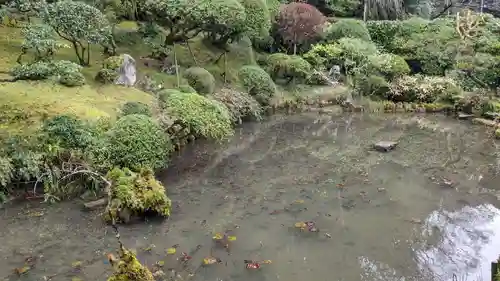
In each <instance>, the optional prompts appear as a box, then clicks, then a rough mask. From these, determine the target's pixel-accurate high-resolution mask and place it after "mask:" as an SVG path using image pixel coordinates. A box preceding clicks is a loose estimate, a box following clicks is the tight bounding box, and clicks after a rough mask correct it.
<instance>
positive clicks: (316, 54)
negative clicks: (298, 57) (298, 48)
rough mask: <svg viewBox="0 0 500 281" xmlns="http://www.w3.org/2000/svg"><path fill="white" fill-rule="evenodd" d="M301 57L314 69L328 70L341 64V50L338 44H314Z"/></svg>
mask: <svg viewBox="0 0 500 281" xmlns="http://www.w3.org/2000/svg"><path fill="white" fill-rule="evenodd" d="M303 57H304V59H305V60H306V61H308V62H309V63H310V64H311V66H313V67H314V68H316V69H318V70H328V69H330V68H331V67H332V66H333V65H341V64H342V49H341V48H340V46H339V45H338V44H316V45H314V46H312V48H311V50H309V51H308V52H307V53H305V54H304V55H303Z"/></svg>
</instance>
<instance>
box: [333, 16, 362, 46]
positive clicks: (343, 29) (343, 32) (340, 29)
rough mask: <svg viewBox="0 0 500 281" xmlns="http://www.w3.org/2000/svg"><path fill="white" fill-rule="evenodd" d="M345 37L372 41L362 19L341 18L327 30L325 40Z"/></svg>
mask: <svg viewBox="0 0 500 281" xmlns="http://www.w3.org/2000/svg"><path fill="white" fill-rule="evenodd" d="M344 37H349V38H357V39H361V40H365V41H371V38H370V33H369V32H368V29H367V28H366V25H365V23H364V22H363V21H362V20H356V19H339V20H338V21H337V22H335V23H333V24H331V25H330V26H329V27H328V29H327V30H326V32H325V40H326V41H327V42H329V43H333V42H335V41H337V40H339V39H341V38H344Z"/></svg>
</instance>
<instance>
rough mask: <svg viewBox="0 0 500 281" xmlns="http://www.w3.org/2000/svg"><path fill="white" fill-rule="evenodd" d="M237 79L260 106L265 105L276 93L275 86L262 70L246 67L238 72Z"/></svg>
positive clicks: (256, 67) (252, 66) (254, 66)
mask: <svg viewBox="0 0 500 281" xmlns="http://www.w3.org/2000/svg"><path fill="white" fill-rule="evenodd" d="M238 77H239V79H240V81H241V83H242V84H243V86H244V87H245V89H246V90H247V91H248V93H249V94H250V95H252V96H253V97H254V98H255V99H256V100H257V101H258V102H259V103H260V104H264V105H267V104H269V101H270V100H271V99H272V98H273V96H274V94H275V93H276V85H274V82H273V80H272V79H271V77H270V76H269V74H267V72H265V71H264V70H263V69H262V68H260V67H258V66H256V65H246V66H243V67H242V68H240V70H239V71H238Z"/></svg>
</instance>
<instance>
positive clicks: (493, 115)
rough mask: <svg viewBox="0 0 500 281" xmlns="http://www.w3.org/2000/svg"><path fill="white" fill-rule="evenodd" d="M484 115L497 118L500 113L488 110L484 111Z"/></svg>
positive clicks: (499, 116)
mask: <svg viewBox="0 0 500 281" xmlns="http://www.w3.org/2000/svg"><path fill="white" fill-rule="evenodd" d="M484 116H485V117H486V118H488V119H492V120H494V119H497V118H500V114H499V113H497V112H486V113H484Z"/></svg>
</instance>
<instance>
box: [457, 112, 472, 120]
mask: <svg viewBox="0 0 500 281" xmlns="http://www.w3.org/2000/svg"><path fill="white" fill-rule="evenodd" d="M473 117H474V114H467V113H463V112H460V113H458V116H457V118H458V119H459V120H468V119H471V118H473Z"/></svg>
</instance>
